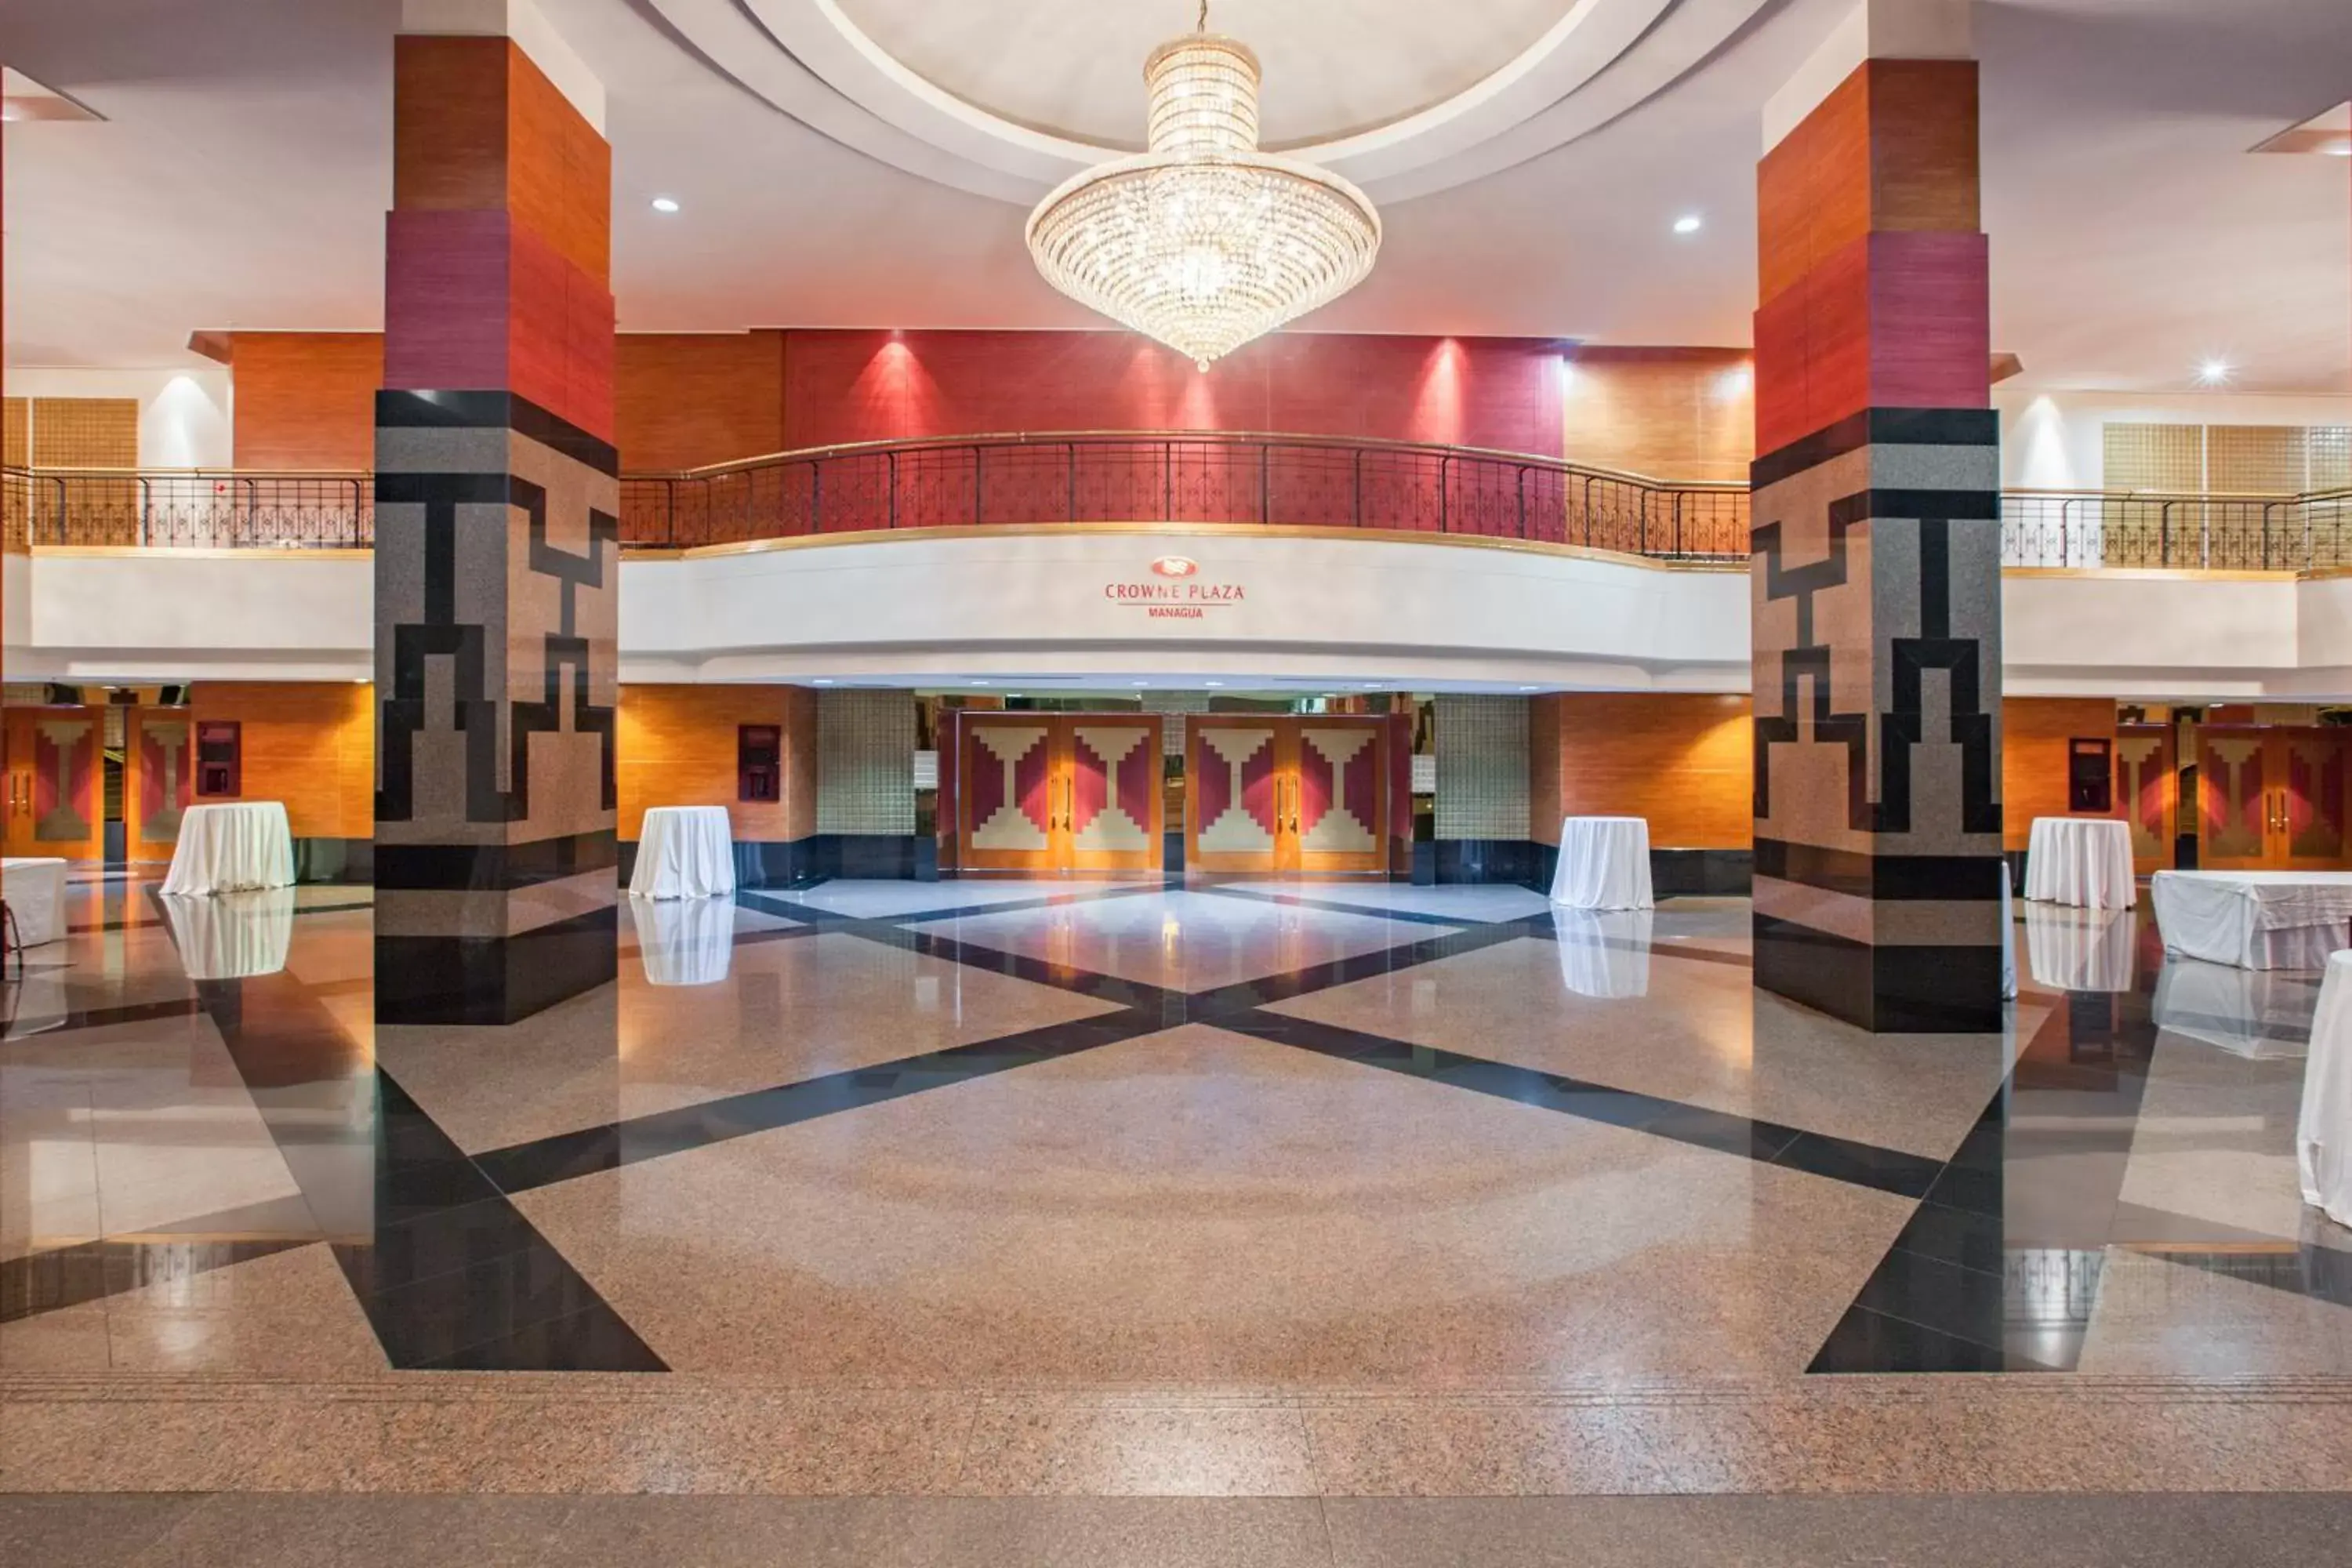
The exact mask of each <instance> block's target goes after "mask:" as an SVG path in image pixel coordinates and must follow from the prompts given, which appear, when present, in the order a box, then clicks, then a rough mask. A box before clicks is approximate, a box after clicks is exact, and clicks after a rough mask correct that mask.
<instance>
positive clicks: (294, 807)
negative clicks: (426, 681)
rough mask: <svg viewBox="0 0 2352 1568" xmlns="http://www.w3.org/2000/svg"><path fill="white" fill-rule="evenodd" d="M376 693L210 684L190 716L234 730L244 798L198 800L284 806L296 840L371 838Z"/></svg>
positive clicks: (350, 687) (351, 688) (362, 688)
mask: <svg viewBox="0 0 2352 1568" xmlns="http://www.w3.org/2000/svg"><path fill="white" fill-rule="evenodd" d="M373 694H374V689H373V687H371V686H370V685H368V684H367V683H366V682H364V681H351V680H343V681H329V680H312V681H283V682H277V681H207V682H205V683H204V684H202V685H200V686H198V687H197V688H196V689H194V691H193V692H192V693H191V694H190V699H189V709H190V717H191V718H193V719H194V720H195V721H198V722H202V721H206V720H235V721H236V723H237V725H238V726H239V729H238V735H237V739H238V742H239V743H240V746H241V753H240V760H241V763H242V767H243V771H242V773H241V776H240V777H239V779H238V781H237V782H238V785H239V788H240V789H241V791H242V793H241V794H239V795H236V796H233V797H230V796H219V795H209V796H202V797H199V798H198V799H197V801H196V802H195V804H196V805H205V804H207V803H216V802H218V801H221V800H223V799H229V798H234V799H237V800H277V801H283V802H285V804H286V820H287V825H288V826H289V827H290V828H291V829H292V831H293V834H294V837H297V838H369V837H374V834H375V710H374V706H373Z"/></svg>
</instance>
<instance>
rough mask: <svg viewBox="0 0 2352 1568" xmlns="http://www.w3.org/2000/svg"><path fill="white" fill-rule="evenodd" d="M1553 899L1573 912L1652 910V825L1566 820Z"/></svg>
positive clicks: (1634, 820) (1631, 820)
mask: <svg viewBox="0 0 2352 1568" xmlns="http://www.w3.org/2000/svg"><path fill="white" fill-rule="evenodd" d="M1551 901H1552V902H1553V903H1555V904H1564V905H1566V906H1567V907H1568V908H1570V909H1572V910H1646V909H1649V908H1651V907H1653V905H1654V902H1655V900H1653V899H1652V898H1651V897H1650V825H1649V823H1648V822H1647V821H1646V820H1645V819H1643V818H1642V817H1639V816H1571V817H1568V818H1565V819H1564V820H1563V821H1562V822H1561V823H1560V825H1559V869H1557V870H1555V871H1554V872H1553V873H1552V877H1551Z"/></svg>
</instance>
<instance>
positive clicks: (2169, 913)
mask: <svg viewBox="0 0 2352 1568" xmlns="http://www.w3.org/2000/svg"><path fill="white" fill-rule="evenodd" d="M2148 897H2149V899H2150V900H2151V901H2153V902H2154V903H2155V905H2156V925H2157V930H2158V931H2161V932H2162V933H2163V934H2164V949H2165V951H2166V952H2178V953H2180V954H2183V955H2184V956H2187V957H2189V958H2201V959H2203V960H2205V962H2207V963H2234V964H2236V965H2237V966H2238V967H2239V968H2241V969H2317V968H2319V967H2320V966H2321V965H2323V964H2325V963H2327V962H2328V958H2327V955H2328V954H2329V953H2331V952H2335V951H2336V950H2337V949H2338V948H2344V947H2352V871H2158V873H2157V874H2156V879H2155V880H2154V881H2153V882H2151V883H2150V884H2149V885H2148Z"/></svg>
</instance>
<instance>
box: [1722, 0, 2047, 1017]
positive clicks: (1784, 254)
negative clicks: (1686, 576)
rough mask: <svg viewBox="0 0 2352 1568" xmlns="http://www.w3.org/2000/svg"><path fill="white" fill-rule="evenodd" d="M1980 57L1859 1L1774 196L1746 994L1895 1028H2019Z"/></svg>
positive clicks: (1759, 319)
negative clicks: (2006, 949) (2011, 1009)
mask: <svg viewBox="0 0 2352 1568" xmlns="http://www.w3.org/2000/svg"><path fill="white" fill-rule="evenodd" d="M1915 50H1916V52H1917V53H1919V54H1921V55H1923V56H1924V57H1925V58H1907V55H1908V54H1909V53H1910V52H1911V51H1915ZM1885 53H1891V55H1892V57H1893V58H1872V57H1873V56H1874V55H1879V54H1885ZM1967 53H1968V50H1967V14H1966V7H1965V5H1960V4H1958V3H1956V0H1862V4H1861V5H1860V7H1859V14H1858V15H1857V16H1854V17H1853V19H1852V20H1851V22H1850V24H1849V26H1846V27H1843V28H1841V29H1839V31H1838V32H1837V33H1835V34H1833V35H1832V38H1831V40H1830V42H1829V43H1828V44H1826V45H1825V46H1824V47H1823V49H1822V52H1821V54H1819V55H1817V56H1816V57H1815V58H1814V60H1813V61H1811V62H1809V63H1808V65H1807V66H1806V67H1805V68H1803V69H1802V70H1801V72H1800V73H1799V74H1798V76H1797V77H1796V78H1795V79H1792V82H1791V85H1790V89H1789V90H1788V92H1786V93H1784V94H1783V95H1782V96H1781V97H1780V98H1779V99H1776V100H1774V102H1773V104H1772V105H1771V106H1769V108H1768V110H1767V120H1768V123H1769V124H1772V125H1774V126H1776V127H1785V132H1784V133H1782V134H1780V136H1779V139H1778V140H1777V141H1776V142H1773V144H1772V145H1771V146H1770V147H1769V149H1768V151H1767V152H1766V153H1765V155H1764V158H1763V161H1762V163H1760V164H1759V167H1758V175H1757V186H1758V240H1759V300H1760V303H1759V307H1758V310H1757V312H1756V380H1757V399H1756V422H1757V451H1758V453H1759V457H1758V458H1757V459H1756V461H1755V464H1754V466H1753V469H1752V477H1751V487H1752V496H1751V502H1752V517H1753V520H1754V521H1753V531H1752V535H1751V542H1750V543H1751V554H1750V574H1749V575H1750V608H1751V616H1752V619H1751V637H1752V652H1753V662H1754V671H1755V692H1754V696H1755V726H1756V746H1755V769H1756V780H1755V796H1756V798H1755V835H1756V838H1755V852H1756V875H1755V915H1754V919H1755V936H1756V960H1755V975H1756V984H1758V985H1759V986H1761V987H1763V988H1765V989H1767V990H1770V991H1774V992H1778V993H1780V994H1783V995H1787V996H1790V997H1792V998H1794V999H1796V1000H1798V1001H1801V1002H1803V1003H1805V1004H1807V1005H1811V1006H1814V1007H1818V1008H1820V1009H1821V1010H1822V1011H1824V1012H1826V1013H1829V1014H1831V1015H1832V1016H1837V1017H1840V1018H1843V1019H1845V1020H1847V1021H1849V1022H1851V1023H1853V1024H1856V1025H1859V1026H1862V1027H1864V1028H1867V1029H1872V1030H1878V1031H1905V1032H1912V1031H1922V1032H1924V1031H1934V1032H1969V1033H1974V1032H1989V1031H1994V1030H1998V1029H2000V1027H2001V1025H2002V1007H2001V1000H2000V975H2001V958H2000V953H2001V937H2002V934H2003V933H2002V930H2001V924H2000V892H2001V886H2002V883H2001V881H2000V879H2001V878H2004V877H2005V876H2006V875H2007V871H2006V867H2005V864H2004V862H2003V860H2002V858H2001V805H2000V671H2001V652H2000V437H1999V426H1998V422H1997V418H1996V416H1995V415H1994V413H1993V412H1992V410H1991V408H1990V406H1989V405H1990V301H1989V291H1988V289H1987V279H1988V258H1987V249H1986V242H1985V237H1984V235H1983V234H1982V233H1981V232H1979V199H1978V162H1977V140H1978V133H1977V66H1976V62H1975V61H1974V60H1973V59H1972V58H1965V57H1966V55H1967Z"/></svg>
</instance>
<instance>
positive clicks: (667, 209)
mask: <svg viewBox="0 0 2352 1568" xmlns="http://www.w3.org/2000/svg"><path fill="white" fill-rule="evenodd" d="M654 211H656V212H657V213H674V212H676V211H677V197H676V196H656V197H655V198H654Z"/></svg>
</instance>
